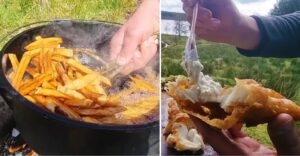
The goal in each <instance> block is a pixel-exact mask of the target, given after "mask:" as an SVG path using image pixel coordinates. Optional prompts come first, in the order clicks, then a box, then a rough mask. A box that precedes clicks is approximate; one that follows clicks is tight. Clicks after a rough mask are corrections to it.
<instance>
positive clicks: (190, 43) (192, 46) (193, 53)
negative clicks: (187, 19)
mask: <svg viewBox="0 0 300 156" xmlns="http://www.w3.org/2000/svg"><path fill="white" fill-rule="evenodd" d="M197 14H198V3H196V5H195V6H194V9H193V18H192V23H191V32H190V36H189V37H188V40H187V42H186V45H185V49H184V52H183V55H184V56H183V57H184V62H189V61H197V60H198V52H197V45H196V34H195V27H196V21H197Z"/></svg>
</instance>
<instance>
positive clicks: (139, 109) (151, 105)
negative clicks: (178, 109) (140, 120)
mask: <svg viewBox="0 0 300 156" xmlns="http://www.w3.org/2000/svg"><path fill="white" fill-rule="evenodd" d="M158 105H159V97H158V96H152V97H148V98H145V99H142V100H139V101H138V102H137V103H134V104H130V105H128V106H126V110H125V111H123V112H121V115H122V117H123V118H125V119H133V118H137V117H139V116H141V115H143V114H147V113H148V112H149V111H151V110H153V109H155V108H157V107H158Z"/></svg>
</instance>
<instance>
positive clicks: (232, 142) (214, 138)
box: [190, 116, 276, 155]
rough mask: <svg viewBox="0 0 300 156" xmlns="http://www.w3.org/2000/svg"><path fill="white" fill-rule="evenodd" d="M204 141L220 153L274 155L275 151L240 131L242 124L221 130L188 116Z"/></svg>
mask: <svg viewBox="0 0 300 156" xmlns="http://www.w3.org/2000/svg"><path fill="white" fill-rule="evenodd" d="M190 117H191V119H192V120H193V122H194V123H195V125H196V126H197V128H198V130H199V131H200V133H201V134H202V136H203V139H204V141H205V142H206V143H208V144H209V145H211V146H212V147H213V148H214V150H215V151H216V152H217V153H219V154H220V155H276V151H274V150H272V149H269V148H267V147H265V146H263V145H261V144H260V143H259V142H257V141H256V140H254V139H252V138H250V137H249V136H247V135H246V134H245V133H244V132H242V131H241V128H242V124H238V125H236V126H234V127H233V128H231V129H228V130H221V129H217V128H214V127H211V126H209V125H207V124H206V123H204V122H203V121H201V120H199V119H198V118H195V117H193V116H190Z"/></svg>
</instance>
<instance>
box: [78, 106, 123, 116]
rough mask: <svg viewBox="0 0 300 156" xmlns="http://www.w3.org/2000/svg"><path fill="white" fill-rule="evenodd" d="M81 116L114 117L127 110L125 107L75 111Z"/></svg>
mask: <svg viewBox="0 0 300 156" xmlns="http://www.w3.org/2000/svg"><path fill="white" fill-rule="evenodd" d="M75 110H76V112H78V113H79V114H80V115H86V116H112V115H114V114H116V113H119V112H122V111H124V110H125V108H124V107H122V106H118V107H106V108H99V109H78V108H76V109H75Z"/></svg>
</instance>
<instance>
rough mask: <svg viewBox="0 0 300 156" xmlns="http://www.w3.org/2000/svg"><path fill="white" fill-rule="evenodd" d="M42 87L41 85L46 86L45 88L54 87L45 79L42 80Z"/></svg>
mask: <svg viewBox="0 0 300 156" xmlns="http://www.w3.org/2000/svg"><path fill="white" fill-rule="evenodd" d="M42 87H43V88H47V89H56V87H55V86H53V85H52V84H50V83H49V82H47V81H44V82H43V83H42Z"/></svg>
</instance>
